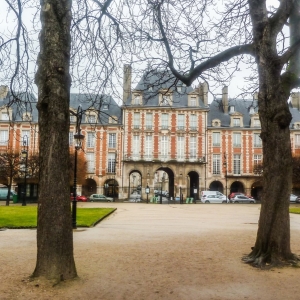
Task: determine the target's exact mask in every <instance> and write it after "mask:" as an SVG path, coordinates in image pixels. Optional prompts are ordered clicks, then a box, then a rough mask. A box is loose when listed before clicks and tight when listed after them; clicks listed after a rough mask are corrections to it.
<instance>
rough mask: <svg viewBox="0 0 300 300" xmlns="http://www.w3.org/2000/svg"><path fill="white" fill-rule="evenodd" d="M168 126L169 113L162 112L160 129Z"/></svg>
mask: <svg viewBox="0 0 300 300" xmlns="http://www.w3.org/2000/svg"><path fill="white" fill-rule="evenodd" d="M168 128H169V115H168V114H162V115H161V129H168Z"/></svg>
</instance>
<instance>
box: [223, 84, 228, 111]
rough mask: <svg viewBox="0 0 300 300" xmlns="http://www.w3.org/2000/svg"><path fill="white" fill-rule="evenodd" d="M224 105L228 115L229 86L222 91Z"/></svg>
mask: <svg viewBox="0 0 300 300" xmlns="http://www.w3.org/2000/svg"><path fill="white" fill-rule="evenodd" d="M222 105H223V110H224V114H228V86H224V87H223V89H222Z"/></svg>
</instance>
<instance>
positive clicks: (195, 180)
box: [187, 171, 199, 199]
mask: <svg viewBox="0 0 300 300" xmlns="http://www.w3.org/2000/svg"><path fill="white" fill-rule="evenodd" d="M188 177H189V180H188V185H187V196H188V197H192V198H194V199H199V188H198V187H199V174H198V173H197V172H195V171H191V172H189V173H188Z"/></svg>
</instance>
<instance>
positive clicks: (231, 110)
mask: <svg viewBox="0 0 300 300" xmlns="http://www.w3.org/2000/svg"><path fill="white" fill-rule="evenodd" d="M234 112H235V109H234V106H233V105H231V106H229V113H234Z"/></svg>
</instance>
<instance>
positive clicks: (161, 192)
mask: <svg viewBox="0 0 300 300" xmlns="http://www.w3.org/2000/svg"><path fill="white" fill-rule="evenodd" d="M160 194H162V195H163V197H169V192H168V191H161V190H154V195H155V196H159V195H160Z"/></svg>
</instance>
